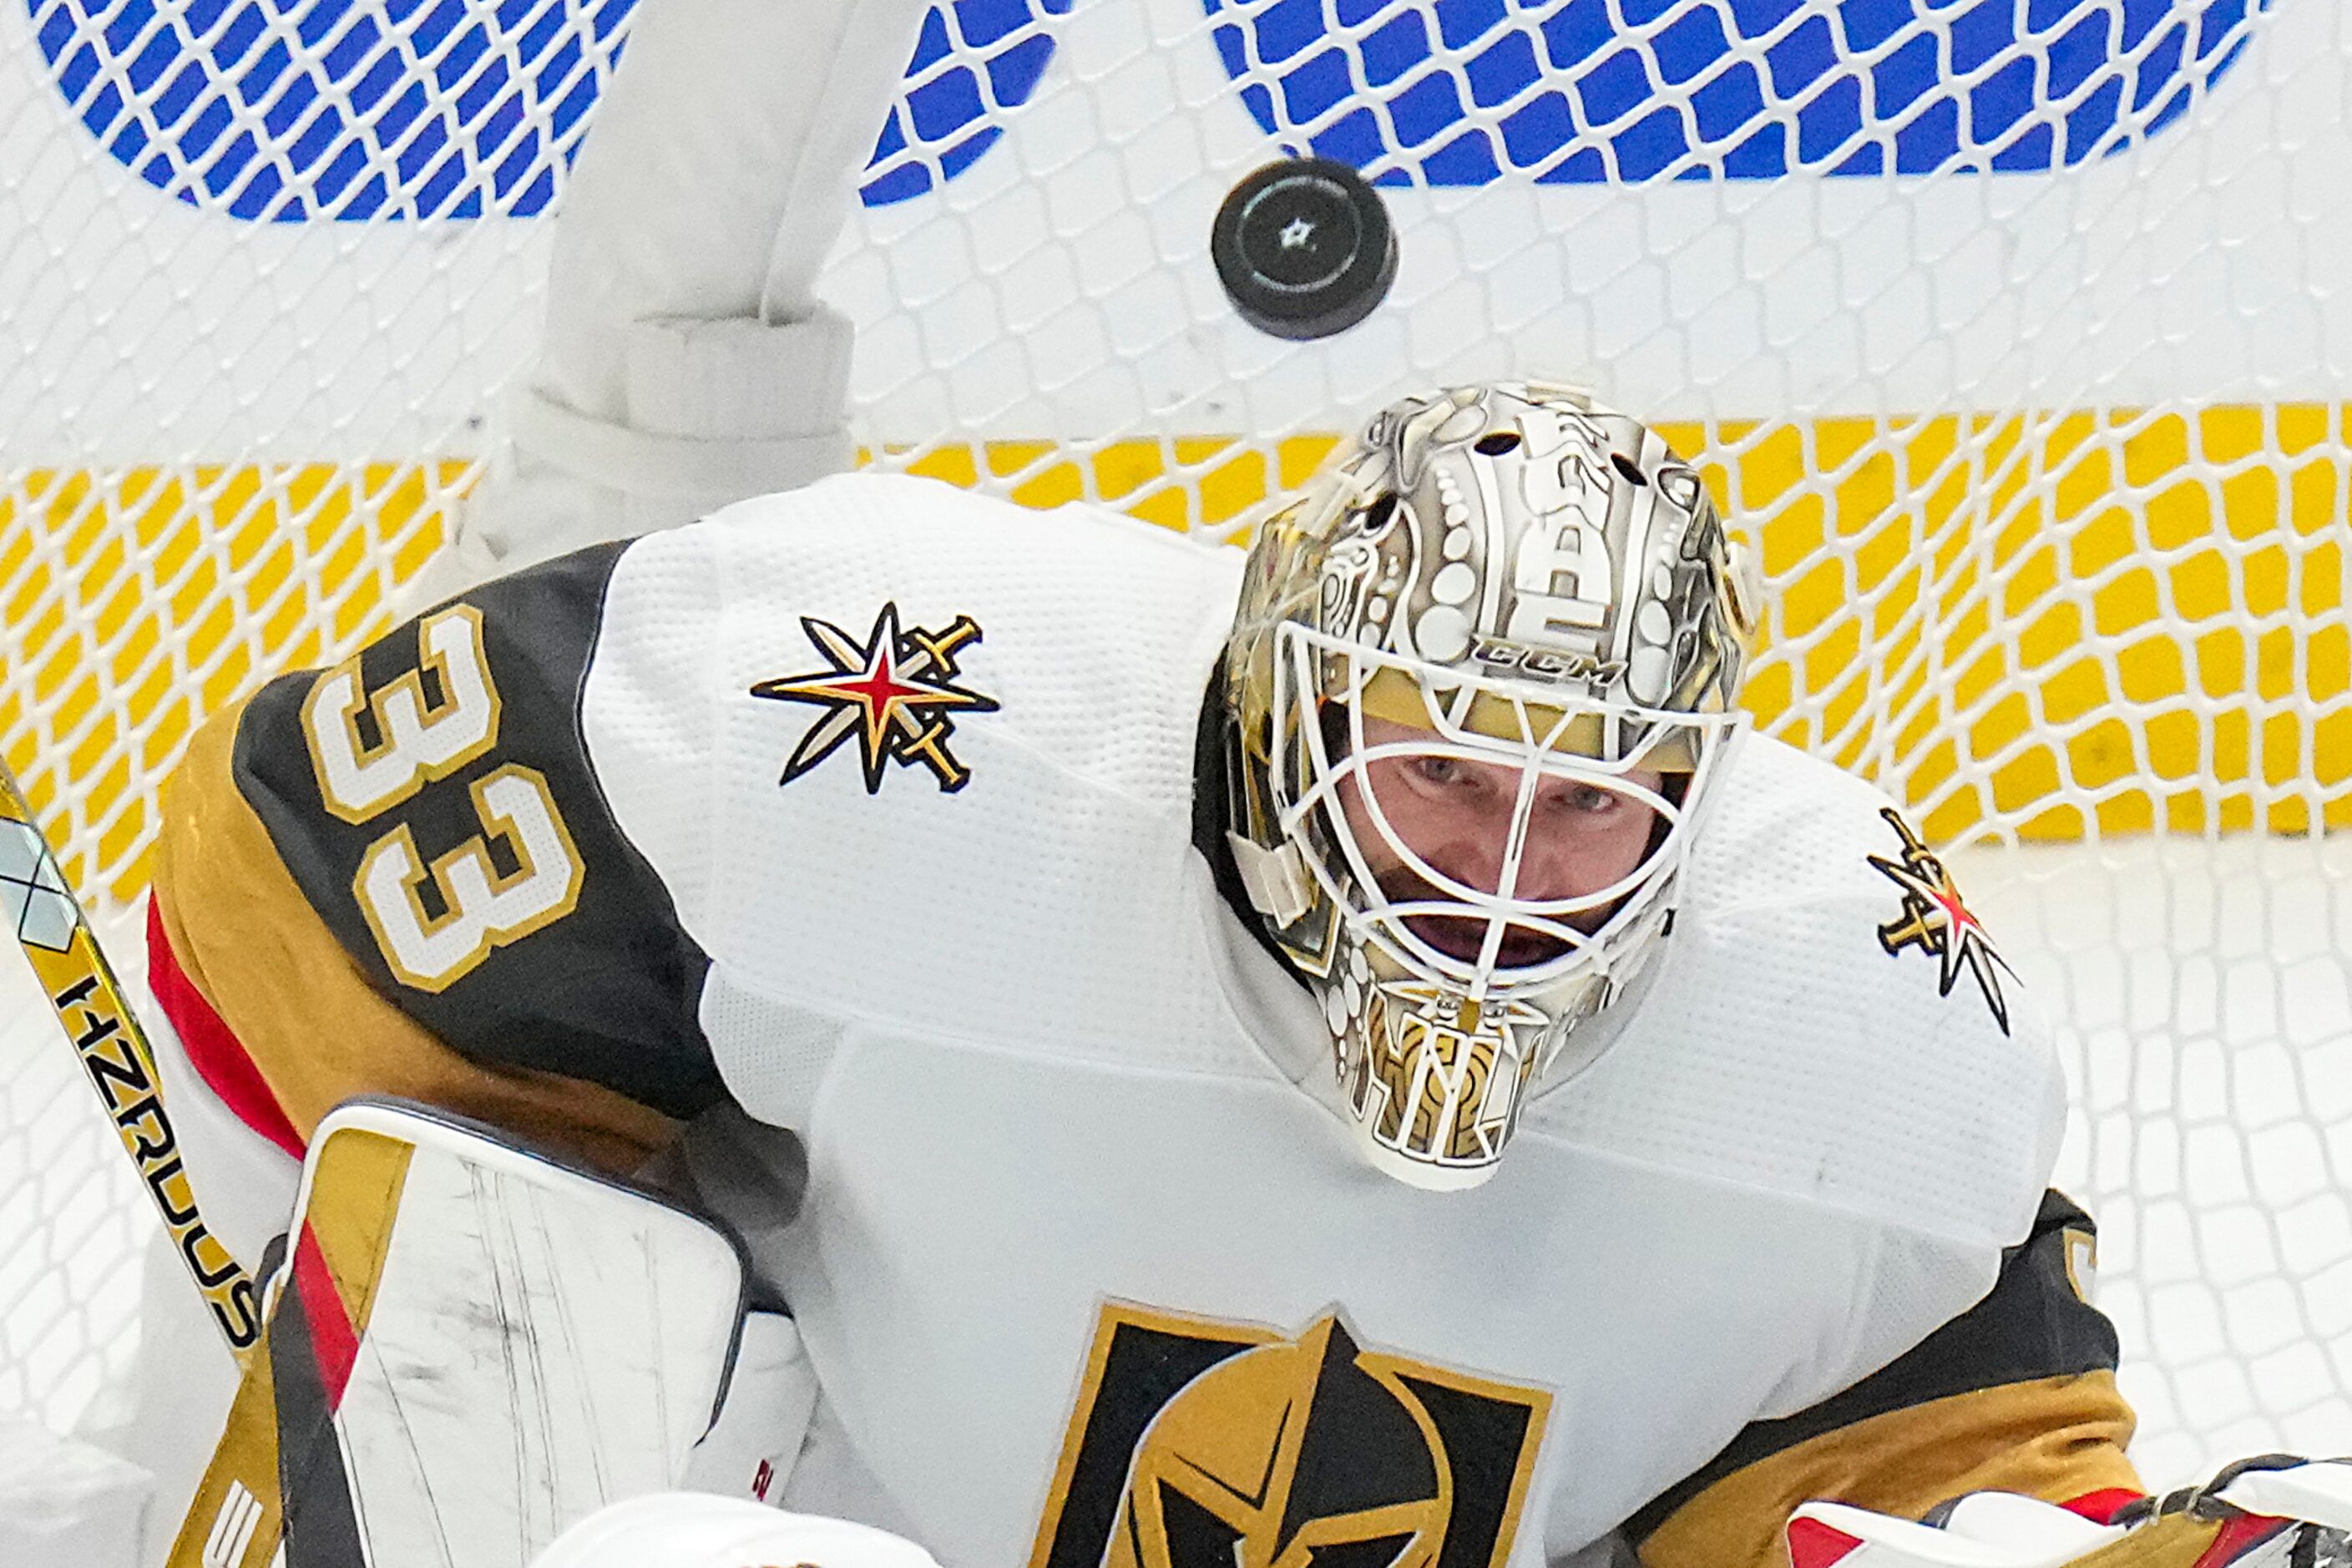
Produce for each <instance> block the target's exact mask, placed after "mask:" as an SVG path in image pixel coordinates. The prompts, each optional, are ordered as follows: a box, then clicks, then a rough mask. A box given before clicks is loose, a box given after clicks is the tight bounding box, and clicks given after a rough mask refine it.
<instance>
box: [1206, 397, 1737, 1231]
mask: <svg viewBox="0 0 2352 1568" xmlns="http://www.w3.org/2000/svg"><path fill="white" fill-rule="evenodd" d="M1756 597H1757V588H1756V576H1755V573H1754V569H1753V566H1752V564H1751V563H1749V561H1748V556H1747V552H1746V550H1745V548H1744V546H1743V545H1742V544H1741V543H1740V542H1738V541H1736V540H1734V539H1733V538H1732V537H1731V536H1730V535H1729V534H1727V531H1725V529H1724V527H1723V524H1722V521H1721V520H1720V518H1719V517H1718V516H1717V512H1716V510H1715V507H1714V504H1713V502H1712V501H1711V500H1709V499H1708V498H1707V495H1706V489H1705V488H1704V486H1703V485H1702V484H1701V483H1700V481H1699V479H1698V476H1697V474H1696V472H1694V471H1693V470H1692V469H1691V468H1688V467H1687V466H1686V465H1685V464H1683V463H1682V462H1681V461H1680V460H1679V459H1678V458H1675V455H1674V454H1673V453H1672V452H1671V451H1670V450H1668V449H1667V447H1666V445H1665V443H1664V440H1663V439H1661V438H1660V437H1658V436H1657V435H1656V433H1655V432H1654V431H1651V430H1649V429H1648V428H1647V427H1646V426H1643V425H1642V424H1641V423H1640V422H1638V421H1636V420H1633V419H1631V418H1628V417H1626V416H1622V415H1620V414H1616V413H1613V412H1612V411H1610V410H1607V409H1605V408H1601V407H1599V406H1597V405H1593V404H1592V403H1591V401H1590V400H1589V399H1587V398H1586V397H1585V396H1584V395H1581V394H1580V393H1576V392H1572V391H1569V390H1566V389H1559V388H1550V387H1536V386H1529V385H1526V384H1507V385H1490V386H1476V387H1465V388H1459V389H1454V390H1451V391H1446V392H1442V393H1437V394H1434V395H1430V396H1426V397H1417V398H1408V399H1405V400H1403V401H1401V402H1399V403H1397V404H1394V405H1391V406H1390V407H1389V408H1387V409H1384V410H1383V411H1382V412H1381V414H1380V415H1379V416H1376V417H1375V418H1374V419H1373V420H1372V422H1371V423H1370V426H1368V427H1367V428H1366V430H1365V432H1364V433H1363V436H1362V437H1361V438H1360V440H1359V442H1358V443H1357V444H1356V445H1355V446H1354V447H1351V448H1349V449H1348V450H1346V451H1345V452H1343V453H1342V454H1341V455H1340V456H1339V458H1337V459H1335V461H1334V462H1333V463H1332V464H1331V465H1330V466H1329V467H1328V468H1327V469H1326V470H1325V471H1324V473H1323V474H1322V475H1321V476H1319V477H1318V479H1317V480H1316V481H1315V482H1314V483H1313V484H1311V485H1310V486H1309V487H1308V489H1307V490H1306V491H1305V492H1304V493H1303V494H1302V495H1301V496H1300V497H1298V498H1297V500H1295V501H1294V502H1293V503H1292V504H1291V505H1290V506H1289V507H1288V508H1287V509H1286V510H1284V511H1283V512H1281V513H1279V514H1278V515H1277V516H1276V517H1275V518H1274V519H1272V520H1271V521H1269V522H1268V523H1267V524H1266V525H1265V528H1264V529H1263V530H1262V531H1261V532H1260V534H1259V537H1258V541H1257V543H1256V546H1255V549H1254V550H1253V552H1252V555H1251V560H1250V563H1249V566H1248V569H1247V571H1246V574H1245V576H1244V590H1243V599H1242V604H1241V607H1240V611H1239V614H1238V615H1237V617H1236V620H1235V625H1234V637H1233V639H1232V642H1231V643H1230V645H1229V646H1228V648H1227V651H1226V667H1225V668H1226V687H1225V693H1226V695H1225V701H1226V718H1227V721H1228V724H1229V726H1230V730H1229V752H1230V753H1231V758H1232V767H1231V770H1230V783H1231V786H1232V798H1231V800H1230V802H1229V805H1230V808H1231V812H1232V816H1231V831H1230V833H1229V842H1230V844H1231V847H1232V849H1233V853H1234V860H1235V864H1236V866H1237V868H1239V870H1240V872H1241V877H1242V881H1243V884H1244V888H1245V889H1247V890H1248V892H1249V895H1250V899H1251V901H1252V902H1253V904H1254V905H1255V907H1256V908H1257V910H1258V911H1259V913H1260V915H1261V916H1262V917H1263V918H1264V920H1265V924H1266V925H1267V927H1268V929H1269V930H1270V931H1272V932H1273V933H1274V935H1275V938H1276V942H1278V944H1279V945H1280V947H1281V949H1282V951H1283V952H1284V953H1285V954H1286V956H1287V957H1288V958H1289V959H1290V961H1291V962H1292V963H1293V964H1294V965H1295V966H1296V967H1297V969H1298V970H1299V972H1300V973H1302V974H1303V975H1304V976H1306V978H1307V981H1308V982H1309V984H1310V985H1311V986H1312V987H1313V988H1314V990H1315V991H1316V993H1317V996H1318V1001H1319V1002H1320V1004H1321V1005H1322V1010H1323V1015H1324V1019H1325V1022H1326V1024H1327V1026H1328V1029H1329V1031H1330V1038H1331V1044H1332V1047H1333V1056H1332V1062H1333V1067H1334V1069H1335V1071H1336V1073H1337V1083H1338V1090H1339V1093H1338V1096H1337V1099H1338V1101H1339V1106H1340V1108H1341V1110H1342V1113H1343V1115H1344V1116H1345V1118H1346V1119H1347V1120H1348V1121H1349V1123H1350V1125H1351V1126H1352V1128H1353V1129H1354V1131H1355V1132H1356V1134H1357V1137H1358V1139H1359V1142H1360V1146H1361V1147H1362V1149H1363V1151H1364V1152H1365V1153H1366V1154H1367V1156H1368V1157H1369V1158H1370V1160H1371V1162H1372V1163H1374V1164H1375V1165H1376V1166H1378V1167H1379V1168H1381V1169H1383V1170H1385V1171H1387V1172H1388V1173H1391V1174H1392V1175H1395V1176H1397V1177H1399V1178H1401V1179H1402V1180H1405V1181H1407V1182H1410V1183H1412V1184H1415V1185H1420V1186H1426V1187H1438V1188H1450V1187H1463V1186H1470V1185H1475V1184H1477V1183H1479V1182H1481V1181H1483V1180H1485V1179H1486V1177H1487V1176H1488V1175H1489V1174H1491V1173H1492V1172H1493V1170H1494V1168H1495V1164H1496V1161H1497V1160H1498V1159H1499V1157H1500V1156H1501V1153H1502V1151H1503V1148H1504V1146H1505V1144H1506V1143H1507V1142H1508V1140H1509V1138H1510V1135H1511V1132H1512V1131H1513V1129H1514V1128H1515V1127H1516V1125H1517V1120H1518V1115H1519V1111H1520V1109H1521V1107H1522V1106H1523V1105H1524V1104H1525V1103H1526V1101H1527V1100H1528V1097H1529V1096H1531V1095H1532V1094H1533V1093H1534V1092H1536V1091H1537V1090H1538V1089H1540V1088H1542V1087H1545V1086H1547V1085H1549V1084H1551V1083H1556V1082H1559V1081H1561V1080H1563V1079H1565V1078H1566V1077H1568V1076H1569V1075H1570V1074H1571V1073H1572V1072H1573V1071H1574V1070H1576V1068H1579V1067H1580V1066H1582V1065H1583V1064H1584V1063H1585V1062H1586V1061H1588V1060H1589V1059H1590V1058H1591V1054H1592V1053H1591V1051H1583V1052H1580V1051H1578V1050H1576V1049H1575V1048H1574V1041H1575V1038H1576V1031H1577V1028H1578V1026H1580V1025H1581V1024H1582V1023H1584V1021H1585V1020H1587V1019H1589V1018H1591V1017H1592V1016H1594V1015H1595V1014H1597V1013H1598V1012H1600V1011H1601V1009H1602V1008H1604V1007H1605V1006H1607V1005H1609V1003H1610V1002H1611V1001H1612V1000H1613V999H1614V998H1615V997H1616V996H1617V995H1618V994H1621V993H1622V990H1623V989H1624V987H1625V986H1626V985H1627V984H1629V983H1630V982H1631V981H1632V980H1633V977H1634V976H1635V975H1636V974H1638V973H1640V971H1641V969H1642V967H1643V964H1644V963H1646V962H1647V961H1648V959H1649V958H1650V957H1651V956H1652V955H1653V953H1654V951H1655V950H1656V947H1657V944H1658V943H1659V942H1661V941H1662V940H1663V939H1664V936H1665V934H1666V932H1667V931H1668V930H1669V929H1670V926H1671V915H1672V911H1673V908H1674V902H1675V891H1676V888H1677V885H1678V874H1679V872H1680V869H1681V867H1682V865H1683V862H1684V858H1685V854H1686V851H1687V847H1688V845H1689V843H1690V841H1691V837H1692V835H1693V833H1694V832H1695V831H1696V826H1697V825H1698V823H1699V822H1700V820H1701V819H1702V818H1703V817H1704V816H1705V813H1706V805H1707V803H1708V802H1709V800H1710V799H1711V798H1712V796H1713V794H1714V790H1715V784H1716V781H1717V778H1718V777H1719V775H1720V774H1721V772H1722V769H1723V765H1724V763H1725V760H1726V758H1727V755H1728V753H1729V750H1730V747H1731V744H1732V742H1734V741H1735V740H1736V738H1737V736H1738V733H1739V732H1740V730H1741V728H1742V726H1743V720H1742V718H1741V717H1740V715H1738V713H1737V712H1736V711H1735V710H1734V707H1733V704H1734V700H1735V699H1736V697H1737V695H1738V681H1739V675H1740V671H1741V668H1742V667H1743V665H1744V663H1745V661H1746V648H1747V641H1748V636H1749V634H1750V630H1751V628H1752V627H1753V626H1754V625H1755V624H1756V612H1757V603H1756ZM1591 1037H1592V1036H1591V1035H1588V1036H1587V1038H1591Z"/></svg>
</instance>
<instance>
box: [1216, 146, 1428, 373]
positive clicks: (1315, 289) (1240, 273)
mask: <svg viewBox="0 0 2352 1568" xmlns="http://www.w3.org/2000/svg"><path fill="white" fill-rule="evenodd" d="M1209 256H1210V258H1211V259H1212V260H1213V261H1215V262H1216V264H1217V279H1218V281H1219V282H1221V283H1223V285H1224V286H1225V296H1226V298H1228V299H1230V300H1233V302H1234V310H1236V311H1238V312H1239V313H1240V315H1241V318H1242V320H1243V321H1247V322H1248V323H1249V324H1250V325H1251V326H1253V327H1255V328H1256V329H1257V330H1258V331H1262V332H1269V333H1272V334H1273V335H1274V336H1276V337H1277V338H1288V339H1291V340H1292V341H1294V342H1305V341H1307V340H1308V339H1310V338H1328V337H1329V336H1330V335H1331V334H1332V333H1334V332H1343V331H1347V330H1348V329H1349V327H1352V326H1354V325H1355V324H1356V323H1357V322H1358V321H1362V320H1363V319H1364V318H1365V317H1366V316H1368V315H1370V314H1371V310H1372V307H1373V306H1375V305H1377V304H1379V303H1380V302H1381V299H1382V297H1384V296H1385V295H1386V294H1387V293H1388V291H1389V283H1390V281H1391V279H1394V278H1395V277H1396V265H1397V245H1396V230H1395V229H1394V228H1393V227H1391V226H1390V224H1389V215H1388V209H1387V208H1386V207H1384V206H1383V205H1381V198H1380V195H1379V193H1378V192H1376V191H1374V190H1373V189H1372V187H1371V186H1370V184H1366V183H1365V181H1364V177H1363V176H1362V175H1361V174H1357V173H1356V171H1355V170H1353V169H1350V168H1349V167H1348V165H1347V164H1345V163H1333V162H1331V161H1330V160H1329V159H1328V158H1286V159H1284V160H1283V161H1282V162H1281V163H1269V164H1267V165H1266V166H1265V168H1263V169H1260V170H1258V171H1257V172H1256V173H1255V174H1251V175H1250V176H1249V177H1248V178H1247V179H1245V180H1244V181H1242V183H1241V184H1237V185H1235V186H1234V188H1233V191H1232V193H1231V194H1230V195H1227V196H1226V197H1225V200H1224V205H1222V206H1220V207H1218V208H1217V221H1216V224H1215V226H1213V227H1212V228H1211V230H1210V231H1209Z"/></svg>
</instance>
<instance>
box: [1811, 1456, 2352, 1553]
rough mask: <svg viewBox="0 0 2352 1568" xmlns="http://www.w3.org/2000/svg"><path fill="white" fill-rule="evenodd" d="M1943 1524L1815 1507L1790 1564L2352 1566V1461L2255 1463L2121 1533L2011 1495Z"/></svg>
mask: <svg viewBox="0 0 2352 1568" xmlns="http://www.w3.org/2000/svg"><path fill="white" fill-rule="evenodd" d="M1941 1513H1942V1518H1941V1522H1940V1523H1938V1524H1937V1525H1927V1524H1920V1523H1916V1522H1914V1521H1910V1520H1907V1519H1896V1518H1893V1517H1891V1516H1889V1515H1886V1514H1881V1513H1873V1512H1871V1511H1869V1510H1865V1509H1859V1508H1853V1507H1850V1506H1848V1505H1846V1504H1844V1503H1830V1502H1813V1503H1807V1504H1806V1505H1805V1506H1804V1507H1802V1508H1801V1509H1799V1510H1797V1511H1796V1513H1795V1515H1794V1516H1792V1517H1791V1518H1790V1521H1789V1530H1788V1543H1789V1560H1790V1563H1792V1564H1793V1565H1794V1568H2110V1565H2112V1568H2158V1565H2160V1564H2161V1565H2170V1564H2176V1563H2179V1564H2185V1563H2192V1562H2193V1563H2196V1564H2197V1565H2198V1568H2225V1565H2232V1568H2319V1565H2326V1564H2333V1563H2340V1562H2345V1561H2347V1560H2352V1555H2347V1536H2346V1532H2347V1531H2352V1461H2347V1460H2342V1459H2325V1460H2315V1461H2303V1460H2297V1459H2294V1458H2288V1457H2286V1456H2268V1457H2265V1458H2258V1459H2250V1460H2247V1461H2244V1462H2243V1463H2242V1465H2239V1466H2232V1467H2231V1468H2229V1469H2225V1470H2224V1471H2222V1472H2221V1476H2220V1477H2219V1478H2217V1479H2216V1480H2215V1481H2214V1483H2213V1484H2212V1485H2210V1486H2207V1487H2204V1488H2201V1489H2197V1490H2195V1491H2193V1492H2191V1491H2183V1492H2178V1493H2174V1494H2171V1495H2170V1496H2169V1497H2168V1498H2167V1499H2165V1500H2163V1501H2162V1502H2161V1503H2152V1504H2150V1505H2148V1511H2147V1512H2144V1513H2142V1514H2138V1515H2135V1516H2133V1517H2132V1518H2131V1519H2130V1520H2129V1521H2127V1522H2126V1523H2121V1524H2106V1525H2102V1524H2095V1523H2093V1522H2091V1521H2089V1520H2086V1519H2083V1518H2080V1517H2078V1516H2077V1515H2075V1514H2074V1513H2071V1512H2069V1511H2068V1510H2065V1509H2063V1508H2061V1507H2059V1506H2058V1505H2057V1504H2055V1503H2049V1502H2042V1501H2039V1500H2035V1499H2033V1498H2029V1497H2018V1496H2014V1495H2011V1494H2010V1493H2006V1492H1974V1493H1971V1494H1969V1496H1967V1497H1964V1498H1961V1499H1959V1500H1958V1501H1957V1502H1956V1503H1954V1504H1952V1505H1950V1506H1949V1507H1948V1508H1947V1509H1945V1510H1941Z"/></svg>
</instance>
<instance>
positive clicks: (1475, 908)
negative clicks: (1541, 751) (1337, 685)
mask: <svg viewBox="0 0 2352 1568" xmlns="http://www.w3.org/2000/svg"><path fill="white" fill-rule="evenodd" d="M1363 737H1364V742H1365V748H1366V749H1365V754H1364V761H1363V763H1362V766H1361V767H1360V769H1358V770H1355V771H1352V772H1350V773H1347V774H1346V775H1345V776H1343V777H1342V779H1341V781H1340V784H1339V798H1340V802H1341V807H1342V810H1343V811H1344V812H1345V814H1346V817H1347V823H1348V828H1349V837H1350V838H1352V839H1353V840H1354V842H1355V844H1356V845H1357V846H1358V847H1359V848H1360V851H1361V853H1362V855H1363V858H1364V862H1365V865H1366V867H1367V868H1368V869H1369V870H1370V872H1371V875H1372V879H1373V882H1374V884H1375V886H1376V887H1377V889H1378V890H1379V897H1380V899H1381V900H1382V901H1384V902H1386V903H1388V904H1389V905H1391V907H1392V908H1394V909H1396V910H1400V911H1403V910H1411V911H1413V912H1410V913H1402V915H1401V919H1402V923H1403V924H1404V926H1405V928H1406V929H1407V930H1409V931H1412V933H1413V934H1414V935H1415V936H1417V937H1419V938H1421V939H1422V940H1423V941H1424V942H1428V943H1429V945H1430V946H1432V947H1433V948H1436V949H1437V950H1438V951H1439V952H1444V953H1446V954H1448V955H1449V956H1451V957H1454V958H1456V959H1459V960H1461V961H1462V962H1464V963H1471V964H1476V963H1479V961H1480V960H1481V958H1482V957H1484V956H1485V953H1484V952H1483V950H1484V949H1485V948H1486V946H1487V944H1488V943H1489V942H1492V943H1493V944H1494V946H1495V949H1496V951H1495V952H1494V955H1493V958H1492V959H1491V960H1490V961H1489V962H1490V963H1492V965H1493V967H1494V968H1496V969H1500V970H1513V969H1523V968H1527V967H1528V966H1530V965H1534V964H1539V963H1544V962H1545V961H1547V960H1549V959H1552V958H1556V957H1558V956H1559V955H1560V954H1561V953H1563V952H1566V951H1567V949H1568V946H1569V942H1568V940H1567V939H1566V938H1564V937H1562V936H1559V935H1557V934H1552V933H1549V932H1547V931H1543V930H1541V929H1539V928H1537V927H1534V926H1529V925H1525V924H1516V923H1498V922H1496V921H1495V920H1494V919H1493V918H1492V915H1491V914H1490V913H1489V912H1487V911H1491V910H1495V909H1496V908H1498V907H1502V906H1507V905H1509V904H1514V903H1521V902H1524V903H1526V904H1528V905H1535V906H1549V908H1550V909H1551V910H1553V911H1555V918H1556V919H1557V920H1558V921H1559V922H1560V923H1562V924H1565V925H1567V926H1570V927H1571V928H1573V929H1574V930H1575V931H1580V932H1582V933H1585V934H1588V935H1589V934H1591V932H1593V931H1598V930H1600V929H1601V926H1602V925H1603V924H1604V923H1605V922H1606V921H1608V919H1609V915H1610V913H1611V910H1612V908H1613V907H1614V905H1615V904H1616V902H1617V901H1618V899H1619V898H1620V897H1621V896H1622V890H1623V888H1624V886H1625V885H1626V883H1627V881H1628V879H1630V878H1632V877H1633V873H1634V872H1635V871H1636V870H1637V869H1639V868H1640V867H1641V866H1642V864H1643V860H1644V859H1645V858H1647V856H1648V854H1649V852H1650V850H1651V849H1652V848H1653V847H1654V844H1655V841H1656V838H1657V833H1658V826H1659V821H1660V818H1659V815H1658V812H1657V809H1656V808H1655V807H1654V805H1652V804H1651V802H1652V800H1653V799H1654V798H1657V797H1661V796H1662V795H1663V793H1664V789H1665V780H1664V775H1662V774H1660V773H1655V772H1653V771H1651V770H1648V769H1643V768H1634V769H1629V770H1626V771H1625V772H1624V773H1622V774H1620V775H1617V776H1614V777H1605V776H1601V775H1599V774H1594V775H1591V776H1584V777H1579V776H1574V775H1573V774H1568V775H1562V774H1559V773H1544V772H1541V771H1538V770H1533V769H1528V768H1526V767H1522V766H1517V765H1513V764H1510V763H1498V762H1482V761H1479V760H1477V759H1476V758H1475V756H1472V755H1468V754H1465V752H1463V750H1462V748H1460V747H1458V746H1449V745H1446V744H1444V743H1443V742H1441V741H1440V740H1439V738H1438V736H1436V735H1435V734H1433V732H1431V731H1427V730H1422V729H1417V728H1415V727H1413V726H1412V725H1409V724H1402V723H1397V722H1394V721H1390V720H1385V719H1378V718H1371V717H1367V718H1366V719H1365V720H1364V721H1363ZM1480 894H1483V895H1486V898H1483V899H1480V898H1475V895H1480ZM1465 900H1466V901H1465Z"/></svg>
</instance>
